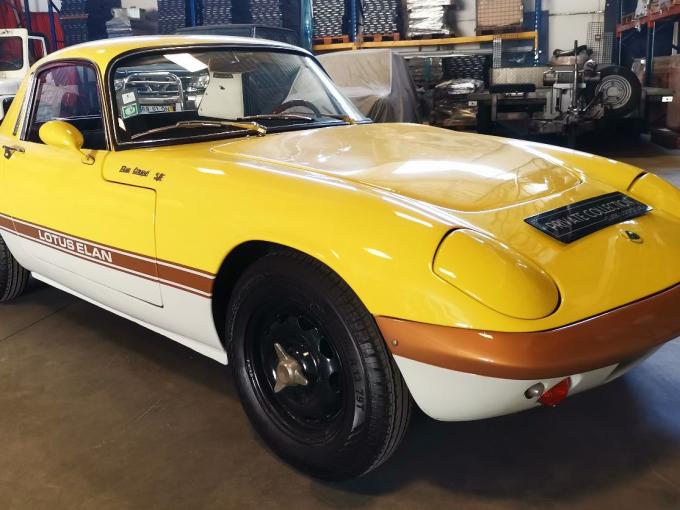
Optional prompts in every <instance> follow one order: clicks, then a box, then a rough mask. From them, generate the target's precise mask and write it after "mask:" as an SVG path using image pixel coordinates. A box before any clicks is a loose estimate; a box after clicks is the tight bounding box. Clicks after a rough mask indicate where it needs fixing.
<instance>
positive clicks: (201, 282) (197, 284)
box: [0, 215, 215, 297]
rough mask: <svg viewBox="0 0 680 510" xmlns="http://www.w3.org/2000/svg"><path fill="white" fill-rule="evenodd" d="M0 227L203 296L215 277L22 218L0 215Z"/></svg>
mask: <svg viewBox="0 0 680 510" xmlns="http://www.w3.org/2000/svg"><path fill="white" fill-rule="evenodd" d="M0 227H1V228H5V229H6V230H9V231H13V232H16V233H17V234H19V235H21V236H22V237H25V238H28V239H32V240H35V241H37V242H39V243H40V244H43V245H46V246H49V247H52V248H54V249H57V250H59V251H62V252H64V253H68V254H71V255H73V256H76V257H78V258H81V259H84V260H87V261H90V262H93V263H95V264H99V265H103V266H105V267H110V268H112V269H116V270H120V271H123V272H125V273H128V274H132V275H135V276H140V277H142V278H146V279H149V280H153V281H159V282H160V283H163V284H167V285H170V286H172V287H174V288H178V289H180V290H185V291H188V292H193V293H197V294H199V295H202V296H206V297H209V296H210V295H211V294H212V289H213V284H214V279H215V277H214V275H211V274H210V273H207V272H205V271H201V270H197V269H193V268H189V267H185V266H179V265H175V264H172V263H171V262H165V261H163V262H161V263H160V264H158V265H157V264H156V262H155V261H154V260H153V259H151V258H148V257H146V256H144V255H137V254H133V253H132V252H127V251H125V250H120V249H118V248H114V247H111V246H108V245H105V244H101V243H93V242H90V241H87V240H86V239H83V238H80V237H76V236H72V235H70V234H65V233H62V232H60V231H58V230H54V229H51V228H47V227H41V226H40V225H35V224H32V223H29V222H26V221H23V220H16V221H12V220H11V219H10V218H8V217H6V216H3V215H0Z"/></svg>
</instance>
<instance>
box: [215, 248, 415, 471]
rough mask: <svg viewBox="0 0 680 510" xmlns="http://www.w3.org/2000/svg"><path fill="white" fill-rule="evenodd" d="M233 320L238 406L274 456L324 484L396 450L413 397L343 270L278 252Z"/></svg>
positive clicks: (249, 286) (255, 272)
mask: <svg viewBox="0 0 680 510" xmlns="http://www.w3.org/2000/svg"><path fill="white" fill-rule="evenodd" d="M227 316H228V317H227V338H228V339H230V342H229V355H230V363H231V364H232V369H233V373H234V377H235V380H236V384H237V387H238V391H239V395H240V397H241V402H242V404H243V407H244V409H245V411H246V413H247V415H248V417H249V418H250V421H251V422H252V424H253V426H254V427H255V429H256V430H257V431H258V432H259V434H260V435H261V436H262V437H263V439H264V440H265V442H266V443H267V444H268V445H269V447H270V448H271V449H272V450H273V451H274V452H276V453H277V454H278V455H279V456H280V457H282V458H283V459H284V460H285V461H287V462H289V463H290V464H292V465H293V466H295V467H296V468H298V469H300V470H302V471H304V472H306V473H309V474H311V475H312V476H316V477H318V478H323V479H327V480H342V479H347V478H353V477H356V476H360V475H362V474H365V473H367V472H369V471H371V470H372V469H375V468H376V467H377V466H379V465H380V464H382V463H383V462H384V461H385V460H386V459H387V458H388V457H389V456H390V455H391V454H392V452H393V451H394V450H395V449H396V447H397V446H398V445H399V443H400V442H401V439H402V437H403V436H404V433H405V431H406V428H407V426H408V422H409V418H410V415H411V406H412V404H411V398H410V395H409V393H408V390H407V388H406V386H405V384H404V381H403V379H402V377H401V374H400V372H399V370H398V369H397V367H396V365H395V363H394V360H393V359H392V357H391V355H390V354H389V353H388V351H387V348H386V346H385V343H384V341H383V339H382V337H381V335H380V332H379V331H378V329H377V326H376V325H375V322H374V320H373V317H372V316H371V315H370V314H369V313H368V311H367V310H366V309H365V307H364V306H363V305H362V303H361V302H360V301H359V299H358V298H357V296H356V295H355V294H354V293H353V292H352V290H351V289H350V288H349V286H347V284H345V283H344V281H342V280H341V279H340V278H339V277H338V275H336V274H335V273H334V272H332V271H331V270H330V269H329V268H327V267H326V266H324V265H323V264H321V263H320V262H318V261H315V260H313V259H311V258H309V257H306V256H305V255H302V254H300V253H297V252H292V251H284V250H282V251H276V252H272V253H270V254H268V255H266V256H264V257H263V258H261V259H259V260H258V261H257V262H255V263H254V264H253V265H252V266H251V267H250V268H249V269H248V270H247V271H246V272H245V273H244V274H243V275H242V277H241V278H240V279H239V281H238V283H237V284H236V289H235V291H234V293H233V297H232V299H231V302H230V304H229V310H228V314H227Z"/></svg>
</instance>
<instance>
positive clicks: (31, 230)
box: [1, 62, 162, 306]
mask: <svg viewBox="0 0 680 510" xmlns="http://www.w3.org/2000/svg"><path fill="white" fill-rule="evenodd" d="M100 87H101V81H100V80H99V79H98V72H97V70H96V69H95V68H94V66H92V65H91V64H89V63H86V62H65V63H58V64H52V65H48V66H43V67H42V68H40V69H39V70H38V71H37V72H36V74H35V76H34V78H33V80H32V85H31V86H30V87H29V91H28V94H32V96H31V97H30V98H29V100H28V102H27V103H26V107H25V111H26V113H25V115H24V116H25V120H24V125H23V128H22V129H21V130H20V133H18V134H17V135H16V139H14V140H10V141H9V142H11V143H6V141H3V143H5V145H7V147H9V150H7V149H6V150H5V159H4V160H3V165H4V170H5V171H4V175H5V185H6V191H7V194H6V196H7V197H8V199H7V201H6V202H5V203H6V204H8V206H9V210H8V211H1V212H2V213H4V214H5V215H7V216H10V217H11V218H12V220H13V225H14V229H15V231H16V234H17V237H18V238H20V242H21V243H22V247H23V248H25V249H24V250H23V251H24V252H25V253H27V254H28V258H29V259H31V260H33V261H35V262H36V266H40V267H46V268H47V272H50V269H49V268H50V267H54V268H59V269H60V271H54V272H53V275H56V276H49V275H46V276H48V277H50V278H52V279H54V280H55V281H57V283H60V284H62V285H64V286H66V287H70V288H74V287H75V288H78V289H82V288H83V286H85V288H87V289H88V293H90V294H92V297H93V298H95V299H96V296H97V292H98V286H105V287H108V288H109V289H114V290H117V291H119V292H121V293H124V294H127V295H129V296H132V297H135V298H138V299H140V300H142V301H145V302H147V303H151V304H154V305H158V306H161V305H162V300H161V293H160V284H159V282H158V272H157V267H156V246H155V238H154V224H155V205H156V195H155V192H154V190H152V189H147V188H142V187H134V186H127V185H121V184H118V183H112V182H109V181H106V180H105V179H104V178H103V174H102V169H103V167H104V165H105V162H106V159H107V157H108V156H109V143H108V141H107V140H108V137H107V133H106V124H105V121H104V117H103V115H102V101H101V98H102V94H101V88H100ZM55 119H57V120H63V121H66V122H68V123H70V124H72V125H73V126H75V127H76V128H77V129H78V130H79V131H80V132H81V133H82V134H83V138H84V145H83V152H84V153H87V154H89V155H90V156H91V158H88V157H86V156H84V155H81V154H79V153H78V152H76V151H73V150H67V149H63V148H60V147H55V146H48V145H46V144H44V143H43V142H42V141H41V139H40V135H39V131H40V128H41V127H42V126H43V125H44V124H45V123H46V122H48V121H50V120H55ZM45 264H47V265H45ZM29 269H32V270H34V271H35V269H33V268H30V267H29ZM72 279H76V280H77V282H74V281H71V280H72ZM75 283H77V286H76V285H75Z"/></svg>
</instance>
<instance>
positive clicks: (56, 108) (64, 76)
mask: <svg viewBox="0 0 680 510" xmlns="http://www.w3.org/2000/svg"><path fill="white" fill-rule="evenodd" d="M36 82H37V83H36V87H35V101H34V103H33V110H32V115H31V120H30V124H29V128H28V131H27V135H26V139H27V140H28V141H31V142H35V143H42V141H41V140H40V135H39V131H40V128H41V127H42V125H43V124H45V123H46V122H49V121H50V120H63V121H66V122H68V123H70V124H73V125H74V126H75V127H76V128H78V130H80V132H81V133H82V134H83V138H84V139H85V144H84V147H85V148H86V149H106V136H105V134H104V121H103V117H102V110H101V103H100V100H99V85H98V83H97V74H96V72H95V71H94V69H93V68H92V67H90V66H89V65H85V64H69V65H63V66H58V67H52V68H49V69H47V70H45V71H43V72H41V73H40V74H38V76H37V79H36Z"/></svg>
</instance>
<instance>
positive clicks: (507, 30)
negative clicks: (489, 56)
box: [477, 25, 524, 35]
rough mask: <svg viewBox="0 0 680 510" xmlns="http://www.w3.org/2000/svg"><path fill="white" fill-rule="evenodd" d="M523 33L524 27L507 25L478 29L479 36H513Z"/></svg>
mask: <svg viewBox="0 0 680 510" xmlns="http://www.w3.org/2000/svg"><path fill="white" fill-rule="evenodd" d="M523 31H524V27H523V26H522V25H505V26H502V27H477V35H496V34H512V33H516V32H523Z"/></svg>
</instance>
